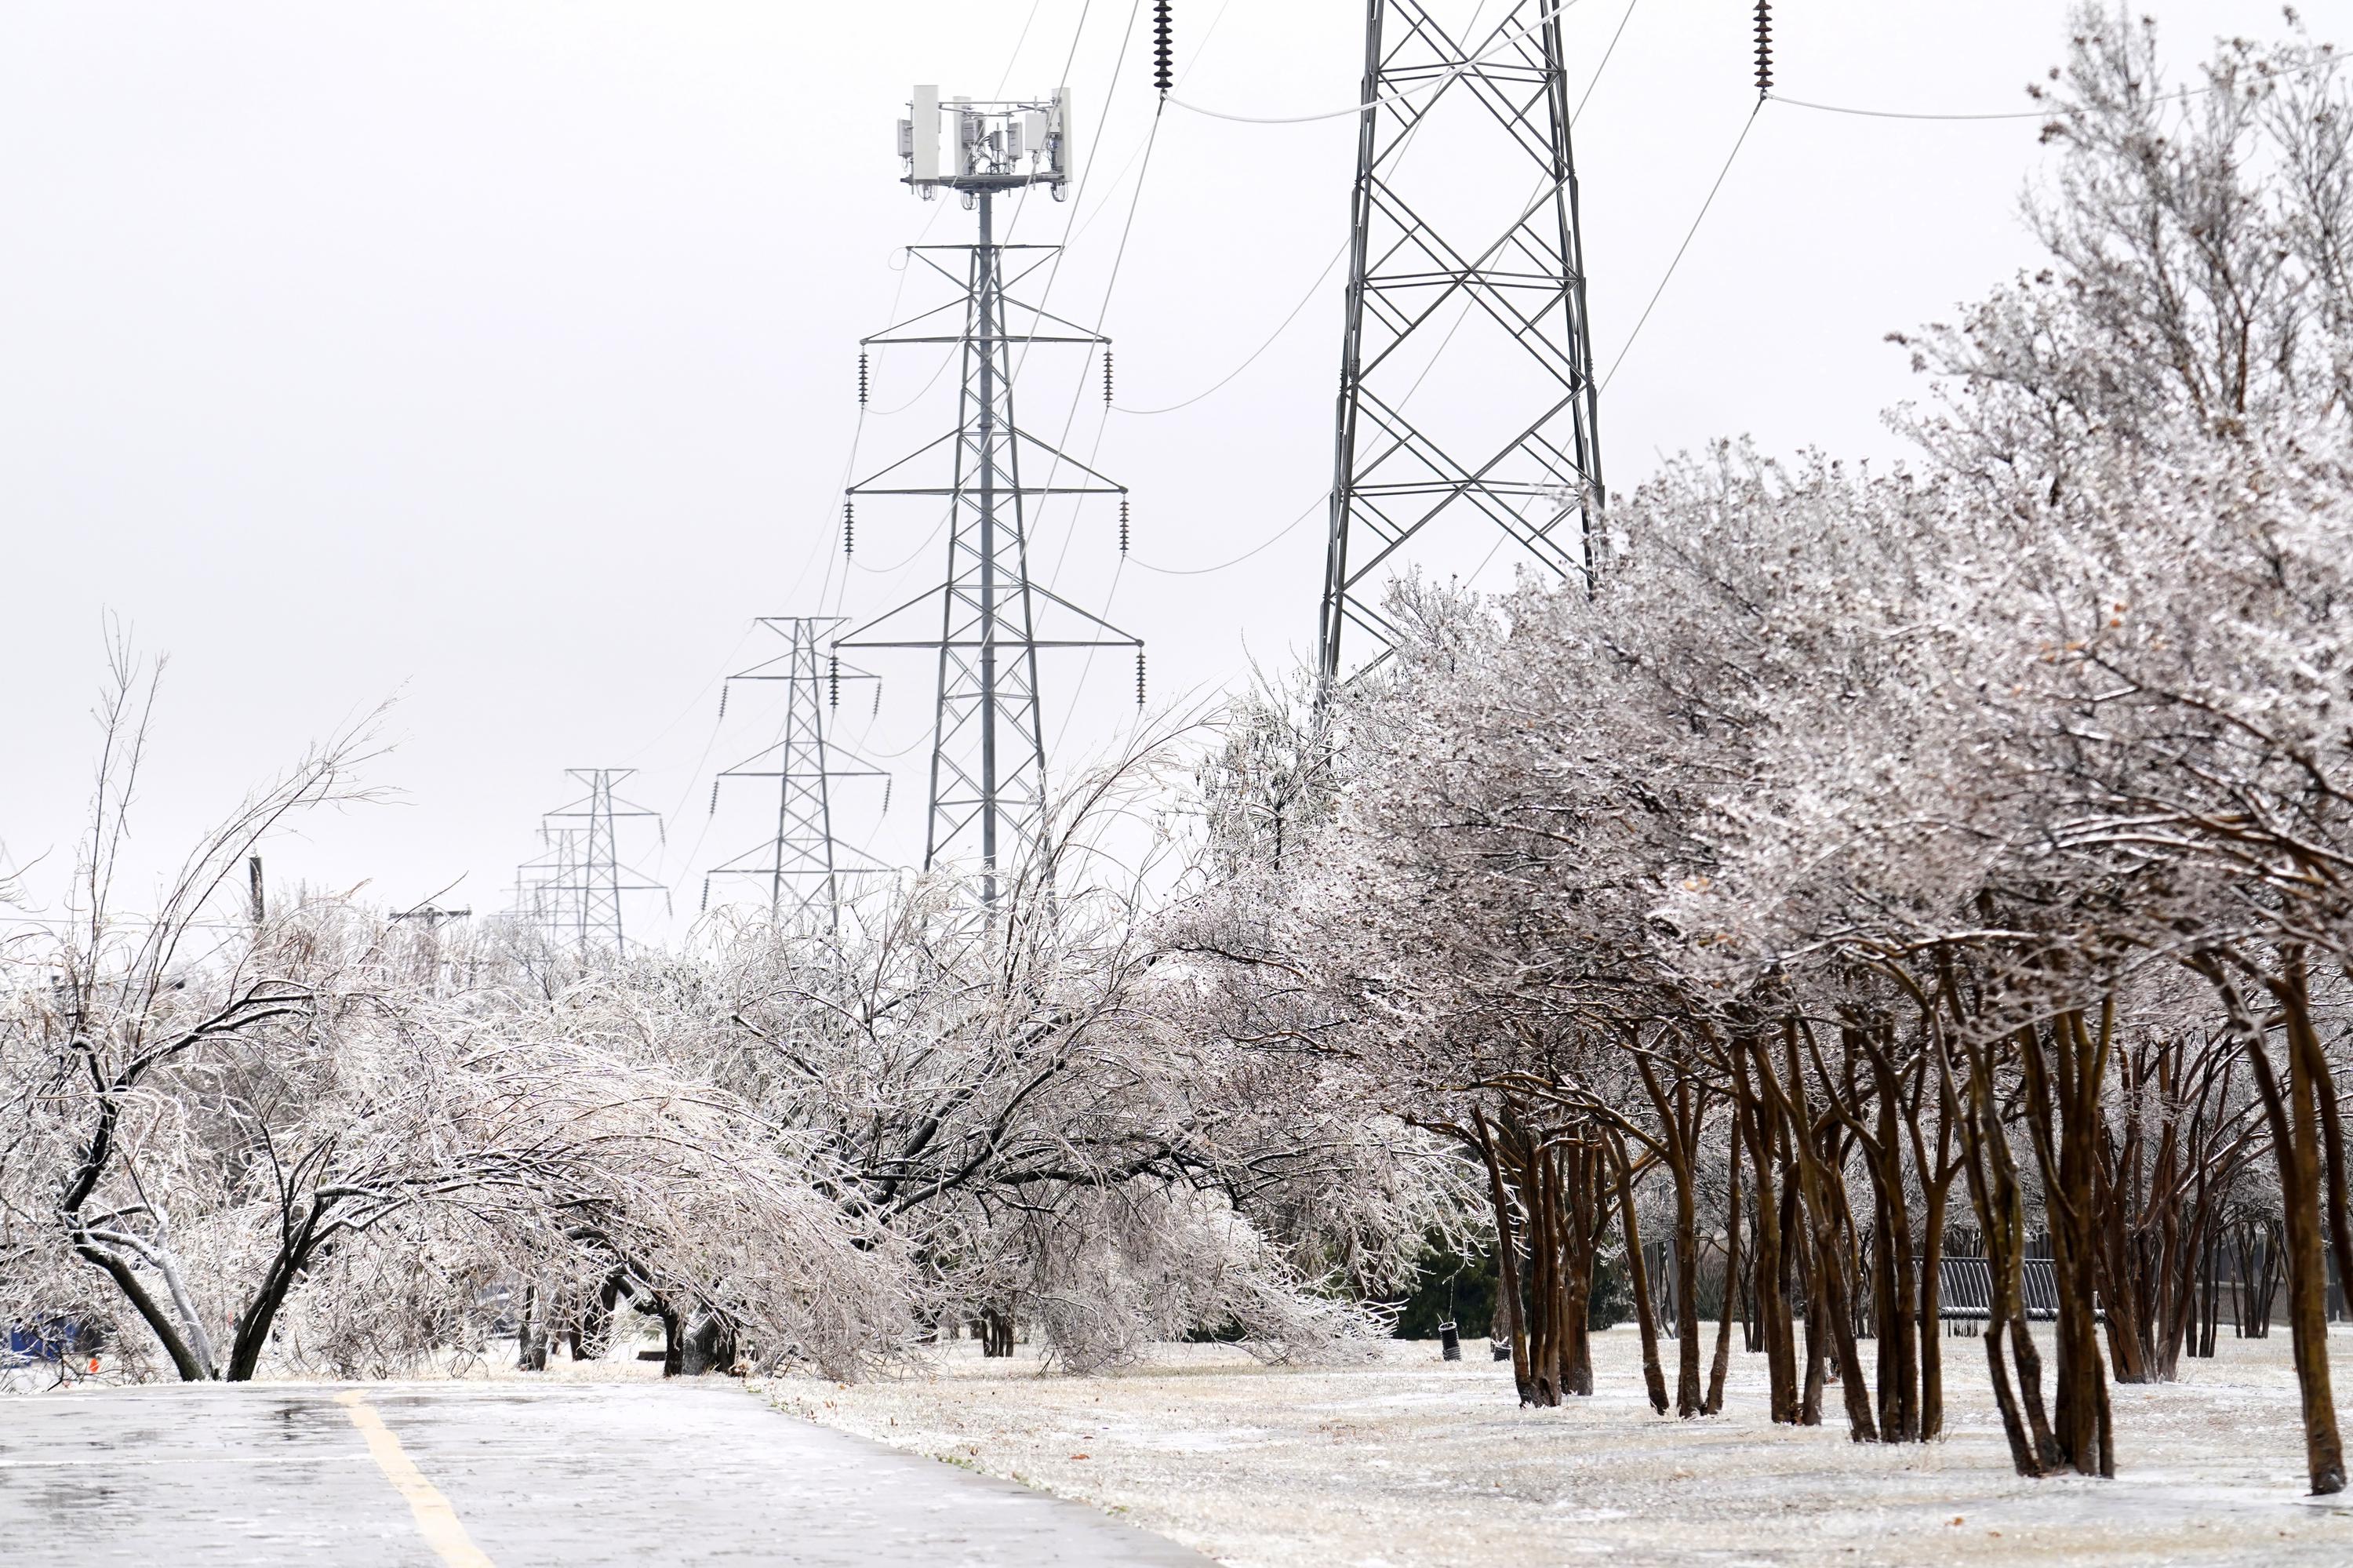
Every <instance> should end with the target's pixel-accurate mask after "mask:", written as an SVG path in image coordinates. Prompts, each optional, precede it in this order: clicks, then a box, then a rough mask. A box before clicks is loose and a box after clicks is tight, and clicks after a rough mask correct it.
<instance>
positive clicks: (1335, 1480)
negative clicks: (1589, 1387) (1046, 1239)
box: [765, 1328, 2353, 1568]
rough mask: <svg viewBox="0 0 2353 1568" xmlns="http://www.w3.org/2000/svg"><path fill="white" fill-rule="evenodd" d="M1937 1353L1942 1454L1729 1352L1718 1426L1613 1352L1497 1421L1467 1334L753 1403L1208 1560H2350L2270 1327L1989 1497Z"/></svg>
mask: <svg viewBox="0 0 2353 1568" xmlns="http://www.w3.org/2000/svg"><path fill="white" fill-rule="evenodd" d="M1945 1343H1946V1346H1947V1361H1946V1380H1947V1426H1948V1428H1949V1430H1950V1434H1951V1435H1950V1436H1949V1437H1948V1438H1947V1439H1946V1440H1945V1441H1943V1442H1938V1443H1932V1444H1928V1445H1926V1446H1907V1447H1885V1448H1883V1447H1861V1446H1855V1445H1852V1444H1850V1443H1849V1442H1847V1440H1846V1439H1845V1437H1844V1436H1843V1435H1842V1434H1843V1427H1842V1425H1828V1426H1823V1427H1820V1428H1815V1429H1810V1430H1791V1429H1788V1428H1782V1429H1778V1430H1777V1429H1775V1428H1774V1427H1773V1426H1772V1425H1770V1424H1769V1423H1768V1422H1767V1421H1766V1420H1765V1419H1764V1417H1763V1414H1762V1407H1763V1404H1764V1398H1765V1390H1764V1377H1765V1373H1764V1367H1763V1363H1762V1358H1760V1357H1756V1356H1746V1355H1741V1354H1739V1353H1737V1351H1736V1353H1735V1355H1734V1358H1733V1375H1732V1383H1731V1388H1730V1393H1729V1397H1728V1398H1727V1401H1726V1404H1727V1406H1728V1408H1729V1414H1726V1415H1725V1416H1723V1417H1720V1418H1716V1419H1712V1420H1704V1421H1694V1422H1681V1421H1676V1420H1674V1419H1672V1418H1670V1417H1661V1416H1655V1415H1652V1414H1651V1413H1650V1410H1649V1407H1648V1405H1647V1404H1645V1402H1644V1401H1643V1398H1642V1394H1641V1360H1640V1354H1641V1352H1640V1347H1639V1345H1638V1343H1637V1341H1636V1339H1635V1336H1634V1335H1633V1333H1632V1332H1631V1331H1630V1330H1620V1331H1615V1332H1611V1333H1607V1334H1603V1335H1600V1336H1599V1337H1598V1339H1597V1340H1596V1351H1595V1370H1596V1381H1597V1383H1599V1387H1600V1393H1598V1394H1597V1395H1595V1396H1594V1397H1593V1398H1591V1399H1589V1400H1581V1401H1578V1402H1577V1403H1575V1404H1573V1405H1572V1406H1570V1407H1569V1408H1567V1409H1562V1410H1551V1411H1535V1410H1522V1409H1520V1408H1519V1407H1518V1406H1517V1404H1515V1403H1514V1399H1513V1395H1512V1384H1511V1377H1510V1369H1509V1368H1508V1367H1507V1366H1499V1365H1497V1364H1495V1363H1493V1361H1490V1360H1489V1359H1488V1356H1487V1347H1486V1346H1485V1345H1484V1344H1483V1343H1480V1342H1473V1343H1471V1344H1467V1345H1465V1346H1464V1347H1463V1350H1464V1359H1463V1360H1462V1361H1461V1362H1459V1363H1451V1364H1450V1363H1447V1362H1444V1361H1440V1359H1439V1354H1438V1347H1437V1346H1436V1345H1435V1344H1434V1343H1425V1342H1395V1343H1392V1344H1389V1345H1387V1346H1384V1347H1383V1348H1382V1350H1381V1353H1380V1356H1379V1359H1378V1360H1377V1361H1371V1362H1369V1363H1367V1364H1364V1365H1358V1366H1349V1367H1315V1368H1295V1369H1286V1368H1264V1367H1261V1366H1259V1365H1258V1364H1256V1363H1255V1362H1253V1361H1250V1360H1249V1358H1248V1357H1246V1356H1244V1355H1242V1354H1240V1352H1238V1351H1233V1350H1231V1349H1229V1348H1227V1347H1221V1346H1208V1345H1187V1346H1169V1347H1166V1348H1165V1349H1164V1350H1162V1351H1160V1352H1159V1353H1158V1354H1157V1355H1156V1356H1155V1358H1154V1359H1153V1361H1151V1363H1150V1364H1148V1365H1147V1366H1145V1367H1143V1368H1140V1369H1137V1370H1134V1371H1131V1372H1126V1373H1124V1374H1120V1375H1116V1376H1111V1377H1099V1378H1071V1377H1062V1376H1056V1375H1051V1374H1049V1375H1044V1376H1040V1375H1039V1365H1038V1362H1037V1361H1036V1360H1035V1359H1034V1355H1033V1353H1032V1352H1031V1351H1030V1350H1029V1347H1027V1346H1025V1347H1023V1348H1022V1354H1021V1355H1019V1356H1018V1357H1016V1358H1015V1359H1014V1360H1013V1361H1011V1362H1010V1363H1008V1362H1004V1361H995V1362H991V1361H983V1360H981V1359H980V1357H979V1355H978V1353H977V1351H976V1349H975V1348H974V1347H973V1346H971V1345H970V1344H969V1343H957V1344H951V1345H947V1346H944V1347H942V1348H941V1351H940V1352H939V1353H938V1355H937V1356H936V1357H935V1359H934V1363H933V1364H932V1366H931V1367H930V1368H928V1369H927V1370H926V1371H924V1372H918V1373H914V1374H910V1375H906V1376H902V1377H900V1378H896V1379H891V1380H884V1381H877V1382H874V1383H865V1384H860V1385H856V1386H849V1387H845V1386H842V1385H839V1384H836V1383H824V1382H819V1381H816V1380H812V1379H807V1378H798V1377H788V1378H777V1379H773V1380H770V1381H769V1383H767V1384H766V1386H765V1393H766V1394H767V1396H768V1397H769V1398H771V1399H772V1400H774V1401H775V1402H776V1404H778V1405H780V1406H781V1407H783V1408H785V1409H786V1410H788V1411H791V1412H795V1413H797V1414H803V1415H806V1416H808V1417H811V1418H813V1419H815V1420H818V1421H820V1422H823V1423H825V1424H826V1425H831V1426H836V1427H839V1428H841V1429H843V1430H845V1431H849V1432H855V1433H860V1434H862V1435H864V1436H870V1437H874V1438H878V1439H880V1440H881V1441H883V1442H885V1443H888V1444H891V1445H892V1446H897V1447H900V1448H904V1449H908V1450H911V1451H913V1452H916V1453H921V1454H927V1455H930V1456H932V1457H935V1458H940V1459H944V1460H946V1461H947V1462H949V1463H952V1464H956V1465H962V1466H965V1467H970V1468H973V1469H976V1470H981V1471H985V1472H987V1473H988V1474H992V1475H998V1476H1006V1477H1010V1478H1015V1479H1018V1480H1021V1481H1025V1482H1027V1483H1029V1485H1031V1486H1035V1487H1039V1488H1042V1489H1046V1490H1049V1491H1052V1492H1057V1493H1060V1494H1063V1495H1065V1496H1069V1497H1073V1498H1080V1499H1086V1500H1088V1501H1091V1502H1093V1503H1096V1504H1098V1505H1100V1506H1102V1507H1104V1508H1106V1509H1109V1510H1113V1512H1115V1513H1118V1514H1120V1515H1121V1516H1122V1517H1124V1518H1126V1519H1129V1520H1134V1522H1135V1523H1138V1524H1141V1525H1143V1526H1145V1528H1147V1529H1150V1530H1155V1531H1161V1532H1162V1533H1164V1534H1166V1535H1169V1536H1172V1537H1175V1538H1176V1539H1177V1540H1179V1541H1182V1542H1187V1543H1188V1544H1190V1545H1193V1546H1196V1547H1198V1548H1200V1549H1201V1550H1203V1551H1205V1552H1208V1553H1209V1554H1210V1555H1212V1556H1215V1557H1217V1558H1219V1560H1220V1561H1222V1562H1225V1563H1230V1564H1233V1565H1234V1568H1305V1565H1308V1564H1314V1565H1316V1568H1419V1565H1425V1564H1427V1565H1437V1564H1446V1565H1450V1568H1451V1565H1453V1564H1465V1565H1471V1564H1476V1565H1478V1568H1522V1565H1531V1568H1532V1565H1534V1564H1539V1563H1543V1564H1556V1563H1575V1562H1579V1561H1586V1560H1597V1561H1609V1562H1612V1563H1721V1564H1726V1565H1731V1564H1738V1563H1775V1564H1782V1563H1807V1564H1820V1563H1837V1564H1843V1563H1888V1564H1902V1565H1903V1568H1923V1565H1926V1564H1944V1563H1984V1564H1995V1563H2003V1564H2007V1563H2116V1564H2123V1563H2134V1564H2138V1563H2266V1564H2268V1563H2330V1564H2342V1563H2353V1500H2348V1501H2347V1502H2346V1503H2345V1505H2344V1506H2342V1507H2338V1506H2332V1505H2331V1504H2329V1503H2327V1502H2315V1501H2311V1500H2308V1499H2305V1498H2304V1496H2303V1492H2304V1486H2303V1482H2302V1476H2303V1457H2302V1444H2301V1439H2300V1437H2299V1436H2298V1430H2297V1424H2296V1403H2295V1382H2294V1379H2293V1377H2292V1376H2291V1374H2290V1372H2289V1371H2288V1366H2287V1337H2286V1331H2285V1330H2284V1328H2283V1329H2282V1330H2279V1331H2278V1332H2277V1334H2276V1335H2275V1336H2274V1338H2272V1339H2270V1340H2229V1339H2226V1340H2223V1341H2222V1344H2221V1355H2219V1356H2218V1357H2216V1358H2215V1359H2214V1360H2213V1361H2189V1362H2187V1363H2185V1364H2186V1365H2187V1367H2188V1371H2187V1372H2186V1374H2185V1375H2184V1377H2183V1380H2182V1381H2181V1382H2180V1383H2173V1384H2168V1385H2164V1386H2159V1387H2137V1388H2134V1387H2118V1388H2116V1390H2115V1405H2116V1426H2117V1437H2116V1460H2117V1470H2118V1478H2117V1479H2116V1480H2115V1481H2109V1482H2102V1481H2093V1480H2084V1479H2067V1480H2046V1481H2023V1480H2021V1479H2019V1478H2017V1477H2015V1476H2013V1475H2012V1474H2011V1473H2010V1460H2009V1455H2008V1450H2007V1448H2006V1446H2005V1445H2004V1443H2003V1441H2002V1436H2001V1428H2000V1422H1999V1420H1998V1418H1997V1417H1996V1415H1995V1414H1994V1411H1993V1405H1992V1400H1991V1397H1990V1395H1989V1393H1988V1391H1987V1386H1986V1368H1985V1358H1984V1350H1983V1344H1982V1341H1980V1340H1973V1339H1951V1340H1946V1342H1945ZM2337 1351H2338V1356H2337V1388H2338V1390H2339V1392H2340V1393H2353V1337H2348V1338H2346V1339H2343V1340H2340V1341H2339V1344H2338V1347H2337ZM1669 1354H1670V1356H1672V1347H1670V1348H1669ZM1669 1375H1670V1377H1672V1361H1670V1363H1669ZM1835 1402H1836V1391H1835V1390H1833V1391H1832V1393H1831V1404H1833V1406H1835ZM2348 1421H2349V1422H2353V1410H2348Z"/></svg>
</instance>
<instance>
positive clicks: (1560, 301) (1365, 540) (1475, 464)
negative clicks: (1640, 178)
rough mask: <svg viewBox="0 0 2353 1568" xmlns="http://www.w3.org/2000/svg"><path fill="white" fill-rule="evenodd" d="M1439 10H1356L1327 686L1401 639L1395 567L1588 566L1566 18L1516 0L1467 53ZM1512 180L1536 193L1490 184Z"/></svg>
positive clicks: (1593, 437) (1577, 573) (1593, 434)
mask: <svg viewBox="0 0 2353 1568" xmlns="http://www.w3.org/2000/svg"><path fill="white" fill-rule="evenodd" d="M1446 8H1447V7H1444V6H1441V5H1436V4H1431V3H1428V0H1367V9H1366V21H1365V80H1364V97H1363V98H1362V99H1361V100H1360V101H1361V102H1362V103H1363V104H1364V105H1365V108H1364V111H1363V113H1362V115H1361V117H1360V121H1359V124H1358V129H1357V136H1356V193H1355V202H1354V214H1353V234H1354V239H1353V242H1352V246H1351V250H1350V260H1349V268H1348V294H1347V309H1346V325H1345V337H1344V339H1343V344H1342V348H1341V357H1340V400H1339V418H1338V436H1337V442H1336V446H1337V453H1336V460H1335V469H1334V475H1333V481H1332V514H1331V531H1330V536H1329V542H1328V546H1327V549H1326V554H1325V557H1324V599H1323V606H1322V611H1321V615H1320V617H1319V626H1318V637H1317V654H1318V663H1319V669H1320V672H1321V674H1322V678H1323V681H1324V683H1325V684H1326V685H1327V686H1328V685H1329V684H1330V683H1332V682H1334V681H1335V680H1337V679H1339V678H1341V676H1342V674H1343V673H1344V670H1346V669H1347V668H1348V667H1349V666H1348V664H1345V663H1344V661H1343V646H1342V645H1343V641H1344V640H1345V641H1348V642H1350V643H1351V644H1352V645H1356V644H1364V643H1368V644H1369V645H1370V646H1369V647H1361V646H1352V647H1351V648H1350V650H1349V660H1350V661H1351V662H1353V664H1354V667H1355V668H1356V669H1362V668H1366V667H1369V666H1370V665H1372V664H1374V663H1377V662H1379V661H1380V660H1382V659H1384V658H1386V657H1387V656H1388V652H1390V650H1391V649H1393V648H1394V647H1395V646H1396V644H1397V642H1398V629H1397V628H1396V627H1395V626H1394V625H1392V624H1391V623H1390V620H1389V619H1388V616H1387V615H1386V614H1384V613H1383V611H1382V608H1381V602H1380V600H1381V595H1382V585H1383V583H1384V582H1385V581H1386V580H1387V579H1388V577H1390V576H1391V575H1393V574H1394V573H1395V572H1397V571H1398V568H1399V567H1405V566H1408V565H1421V564H1433V565H1443V566H1447V567H1456V568H1457V569H1459V568H1460V567H1465V566H1468V565H1469V564H1470V562H1471V561H1472V560H1479V559H1482V558H1483V557H1484V556H1486V555H1487V554H1488V553H1489V552H1491V551H1493V550H1494V549H1497V548H1500V547H1501V546H1502V545H1503V543H1504V541H1506V540H1508V541H1510V542H1512V543H1514V544H1516V545H1518V546H1520V553H1521V554H1522V555H1524V556H1527V557H1531V558H1533V559H1534V560H1535V561H1536V562H1537V563H1538V564H1539V565H1541V566H1542V567H1545V568H1546V569H1547V570H1549V571H1552V572H1554V573H1556V574H1558V575H1560V576H1562V577H1576V578H1578V579H1583V580H1589V577H1590V574H1591V572H1592V569H1593V556H1592V546H1591V535H1592V524H1593V520H1594V517H1595V514H1597V512H1598V511H1599V507H1600V505H1601V501H1602V489H1601V452H1600V439H1599V424H1598V422H1597V421H1598V409H1597V407H1596V397H1595V387H1594V382H1593V350H1592V344H1591V341H1590V339H1589V337H1588V330H1587V320H1586V312H1585V260H1584V241H1583V237H1582V233H1581V231H1580V229H1579V228H1578V221H1577V171H1576V167H1575V165H1574V164H1573V163H1572V162H1571V160H1570V157H1569V145H1568V130H1569V103H1568V92H1567V75H1566V73H1565V72H1564V70H1563V69H1562V62H1561V41H1560V17H1559V12H1560V9H1561V6H1560V4H1559V0H1518V3H1517V4H1514V5H1511V6H1510V7H1509V8H1508V9H1507V11H1506V12H1505V14H1504V16H1503V18H1502V19H1501V21H1500V22H1498V23H1497V24H1496V25H1495V26H1494V27H1493V30H1492V31H1488V32H1485V33H1483V34H1482V35H1480V36H1479V37H1475V38H1472V39H1469V40H1468V41H1464V42H1458V41H1456V39H1455V38H1454V37H1452V36H1451V34H1450V33H1449V32H1448V31H1447V28H1446V26H1445V25H1444V24H1443V23H1442V22H1441V20H1440V16H1439V15H1438V13H1439V12H1440V10H1441V9H1446ZM1461 8H1462V9H1466V10H1467V9H1469V7H1468V6H1467V5H1465V6H1462V7H1461ZM1514 149H1516V152H1514ZM1523 159H1525V164H1523V162H1522V160H1523ZM1511 168H1525V169H1526V170H1528V171H1529V175H1530V177H1531V178H1533V180H1534V181H1535V189H1534V192H1533V193H1532V194H1528V193H1527V187H1526V186H1525V185H1518V184H1517V182H1510V183H1509V184H1508V185H1504V186H1503V187H1501V188H1490V184H1489V182H1490V176H1491V173H1492V172H1493V171H1504V170H1508V169H1511ZM1465 171H1476V172H1477V173H1478V175H1479V177H1478V178H1476V179H1466V177H1465ZM1433 373H1436V375H1437V376H1438V379H1437V381H1436V382H1435V383H1434V384H1433V385H1431V386H1428V387H1425V386H1424V385H1423V382H1424V381H1425V380H1426V379H1428V378H1430V377H1431V376H1432V375H1433ZM1458 387H1460V388H1462V390H1461V391H1458V390H1457V388H1458ZM1417 392H1419V394H1420V397H1419V402H1418V403H1417V404H1416V405H1415V406H1416V409H1417V411H1416V412H1415V413H1414V414H1413V415H1410V416H1409V414H1408V413H1407V412H1406V408H1407V403H1408V400H1409V398H1411V397H1413V396H1414V395H1415V394H1416V393H1417ZM1498 531H1500V533H1501V535H1503V537H1502V538H1501V539H1498V538H1497V537H1496V534H1497V532H1498ZM1472 552H1476V554H1471V553H1472ZM1466 555H1467V556H1468V557H1469V558H1468V559H1466Z"/></svg>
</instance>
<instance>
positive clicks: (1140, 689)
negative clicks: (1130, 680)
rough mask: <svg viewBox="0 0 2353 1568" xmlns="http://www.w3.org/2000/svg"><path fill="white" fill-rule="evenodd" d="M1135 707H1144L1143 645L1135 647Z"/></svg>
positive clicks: (1139, 644)
mask: <svg viewBox="0 0 2353 1568" xmlns="http://www.w3.org/2000/svg"><path fill="white" fill-rule="evenodd" d="M1135 705H1136V706H1137V707H1142V706H1143V705H1144V645H1143V644H1142V643H1140V642H1139V643H1137V644H1136V646H1135Z"/></svg>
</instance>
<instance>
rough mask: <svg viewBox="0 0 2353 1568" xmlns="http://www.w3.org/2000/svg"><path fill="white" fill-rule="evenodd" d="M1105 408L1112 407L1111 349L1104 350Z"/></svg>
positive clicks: (1106, 347)
mask: <svg viewBox="0 0 2353 1568" xmlns="http://www.w3.org/2000/svg"><path fill="white" fill-rule="evenodd" d="M1103 407H1104V408H1110V407H1111V348H1110V346H1109V345H1108V344H1106V345H1105V346H1104V348H1103Z"/></svg>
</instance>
